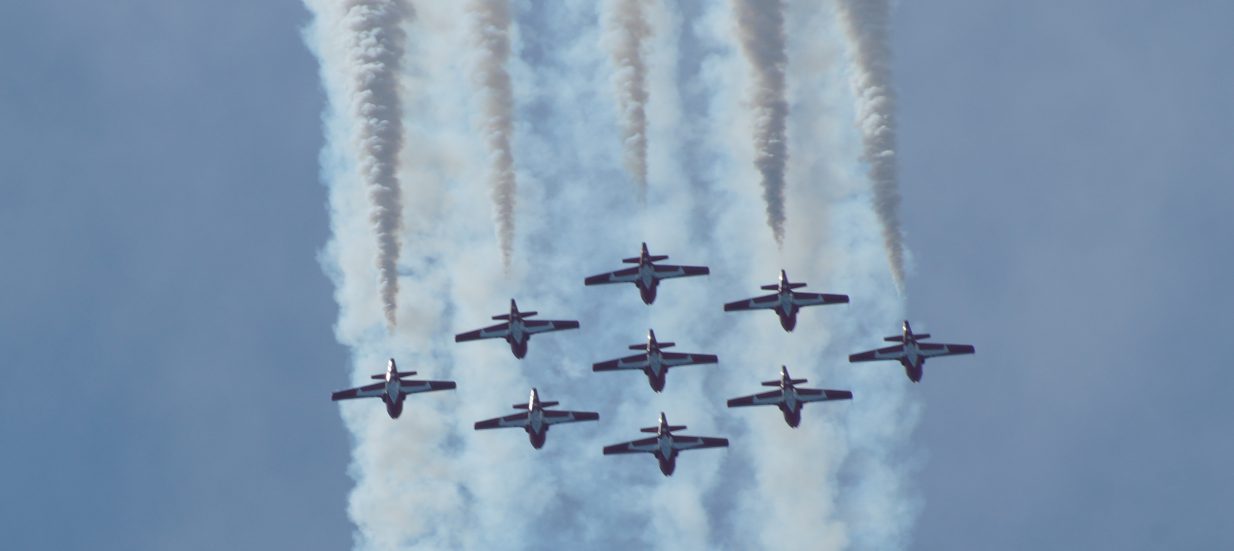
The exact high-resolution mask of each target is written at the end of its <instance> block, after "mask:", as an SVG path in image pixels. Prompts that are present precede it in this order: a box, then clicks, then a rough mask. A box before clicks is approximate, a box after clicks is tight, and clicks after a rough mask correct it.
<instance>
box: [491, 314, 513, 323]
mask: <svg viewBox="0 0 1234 551" xmlns="http://www.w3.org/2000/svg"><path fill="white" fill-rule="evenodd" d="M493 319H495V320H497V321H509V320H510V314H502V315H500V316H493Z"/></svg>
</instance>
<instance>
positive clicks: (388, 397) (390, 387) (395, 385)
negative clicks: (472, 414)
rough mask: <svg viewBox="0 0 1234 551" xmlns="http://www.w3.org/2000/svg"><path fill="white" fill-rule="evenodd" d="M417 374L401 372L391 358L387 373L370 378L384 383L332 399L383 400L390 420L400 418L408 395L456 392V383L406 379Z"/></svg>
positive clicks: (332, 396)
mask: <svg viewBox="0 0 1234 551" xmlns="http://www.w3.org/2000/svg"><path fill="white" fill-rule="evenodd" d="M415 374H416V372H415V371H403V372H400V371H399V370H398V366H397V365H395V363H394V358H390V362H389V363H387V364H386V372H385V373H378V374H376V375H372V376H371V377H370V378H372V379H375V380H379V381H382V382H380V383H373V384H371V385H365V386H362V387H357V388H349V389H347V390H340V391H338V392H335V393H333V394H331V395H330V399H331V400H333V401H335V402H337V401H339V400H350V399H352V398H381V401H382V402H385V404H386V413H388V414H390V418H391V419H398V416H399V415H401V414H402V413H403V399H405V398H407V395H408V394H415V393H417V392H432V391H434V390H454V386H455V385H454V381H410V380H407V379H405V378H404V377H410V376H412V375H415Z"/></svg>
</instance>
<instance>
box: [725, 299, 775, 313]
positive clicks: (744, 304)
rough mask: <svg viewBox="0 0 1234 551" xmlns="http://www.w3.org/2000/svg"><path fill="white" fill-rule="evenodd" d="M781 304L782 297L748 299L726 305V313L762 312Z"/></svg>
mask: <svg viewBox="0 0 1234 551" xmlns="http://www.w3.org/2000/svg"><path fill="white" fill-rule="evenodd" d="M779 304H780V295H764V296H761V297H754V298H748V299H745V300H739V301H736V302H730V303H728V304H725V305H724V311H725V312H734V311H737V310H762V309H765V308H775V307H776V306H779Z"/></svg>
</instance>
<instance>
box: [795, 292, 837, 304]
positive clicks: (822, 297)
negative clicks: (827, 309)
mask: <svg viewBox="0 0 1234 551" xmlns="http://www.w3.org/2000/svg"><path fill="white" fill-rule="evenodd" d="M847 302H848V295H829V294H826V293H798V292H796V291H794V292H793V304H795V305H797V306H814V305H816V304H844V303H847Z"/></svg>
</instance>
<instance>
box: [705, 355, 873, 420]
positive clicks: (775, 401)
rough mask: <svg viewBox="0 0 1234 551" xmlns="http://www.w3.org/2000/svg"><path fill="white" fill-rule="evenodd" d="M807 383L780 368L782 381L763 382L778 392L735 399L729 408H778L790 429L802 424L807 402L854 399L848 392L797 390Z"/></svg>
mask: <svg viewBox="0 0 1234 551" xmlns="http://www.w3.org/2000/svg"><path fill="white" fill-rule="evenodd" d="M805 382H806V380H805V379H794V378H792V377H791V376H790V375H789V374H788V367H785V366H780V380H778V381H765V382H763V386H774V387H778V388H777V389H776V390H772V391H770V392H763V393H760V394H754V395H752V396H742V397H741V398H733V399H732V400H729V401H728V407H730V408H735V407H742V406H776V407H778V408H780V411H781V412H783V413H784V422H785V423H788V426H790V427H793V428H797V425H798V424H800V423H801V409H802V408H803V407H805V404H806V402H823V401H827V400H852V399H853V393H852V392H849V391H847V390H823V389H819V388H797V385H799V384H802V383H805Z"/></svg>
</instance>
